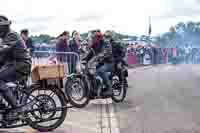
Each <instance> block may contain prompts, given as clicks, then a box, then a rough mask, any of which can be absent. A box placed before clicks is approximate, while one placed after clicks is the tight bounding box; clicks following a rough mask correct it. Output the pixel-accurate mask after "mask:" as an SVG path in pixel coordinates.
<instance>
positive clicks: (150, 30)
mask: <svg viewBox="0 0 200 133" xmlns="http://www.w3.org/2000/svg"><path fill="white" fill-rule="evenodd" d="M151 32H152V29H151V16H149V35H148V36H149V45H150V44H151Z"/></svg>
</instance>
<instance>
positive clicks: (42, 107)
mask: <svg viewBox="0 0 200 133" xmlns="http://www.w3.org/2000/svg"><path fill="white" fill-rule="evenodd" d="M26 81H27V80H25V79H24V80H22V81H16V82H8V83H7V86H8V89H11V90H12V91H13V96H15V97H16V98H17V102H18V103H20V105H21V107H19V108H17V109H12V108H11V107H10V105H9V104H8V103H7V102H6V101H5V99H3V97H2V95H0V99H1V100H0V105H1V109H0V128H4V129H5V128H16V127H21V126H27V125H29V126H30V127H32V128H33V129H36V130H38V131H40V132H49V131H52V130H54V129H56V128H57V127H59V126H60V125H61V124H62V123H63V121H64V120H65V117H66V114H67V107H66V102H65V101H66V100H65V96H64V93H63V92H62V91H61V90H59V89H57V88H55V87H54V86H49V87H48V88H42V87H41V86H40V85H39V84H32V85H28V84H27V82H26ZM54 98H55V99H54ZM57 113H59V114H60V115H59V116H56V114H57ZM55 116H56V117H55ZM52 121H54V122H52ZM46 122H51V124H48V123H46ZM42 123H44V124H42Z"/></svg>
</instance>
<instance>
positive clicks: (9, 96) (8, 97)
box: [3, 88, 17, 109]
mask: <svg viewBox="0 0 200 133" xmlns="http://www.w3.org/2000/svg"><path fill="white" fill-rule="evenodd" d="M3 97H4V98H5V100H6V101H7V102H8V103H9V104H10V105H11V106H12V108H14V109H15V108H17V99H16V97H15V96H14V95H13V92H12V91H11V90H10V88H7V90H6V91H4V93H3Z"/></svg>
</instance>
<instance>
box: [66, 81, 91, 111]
mask: <svg viewBox="0 0 200 133" xmlns="http://www.w3.org/2000/svg"><path fill="white" fill-rule="evenodd" d="M65 93H66V95H67V98H68V100H69V103H70V104H71V105H72V106H74V107H76V108H84V107H85V106H86V105H88V103H89V101H90V97H89V94H90V92H89V88H88V85H87V81H86V80H85V79H84V78H81V77H73V78H70V79H68V80H67V82H66V84H65Z"/></svg>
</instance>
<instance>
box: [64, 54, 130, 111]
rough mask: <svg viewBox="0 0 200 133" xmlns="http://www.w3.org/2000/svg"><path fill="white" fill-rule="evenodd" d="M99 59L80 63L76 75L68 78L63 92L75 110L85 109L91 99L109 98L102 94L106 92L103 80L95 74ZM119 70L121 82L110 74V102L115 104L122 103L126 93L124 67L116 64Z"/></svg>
mask: <svg viewBox="0 0 200 133" xmlns="http://www.w3.org/2000/svg"><path fill="white" fill-rule="evenodd" d="M98 59H99V57H98V56H96V57H94V58H93V59H92V60H91V61H90V62H88V63H85V62H81V63H80V64H79V65H77V66H78V67H77V73H75V74H71V75H69V76H68V80H67V82H66V85H65V92H66V95H67V97H68V100H69V103H70V104H71V105H72V106H75V107H77V108H83V107H85V106H86V105H87V104H88V103H89V101H90V100H92V99H104V98H109V97H110V96H105V95H103V93H104V92H105V90H106V87H105V85H104V84H103V80H102V78H101V77H100V76H98V75H97V73H96V67H97V62H99V61H98ZM118 68H119V69H120V72H121V73H122V74H121V76H122V77H121V79H123V80H122V81H121V82H120V81H119V77H118V76H117V74H115V73H109V74H110V80H111V81H112V89H113V95H112V96H111V98H112V100H113V101H115V102H117V103H118V102H122V101H123V100H124V99H125V97H126V93H127V83H126V79H125V77H124V75H125V74H123V73H124V72H125V70H126V69H125V67H124V65H123V64H122V63H118Z"/></svg>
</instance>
